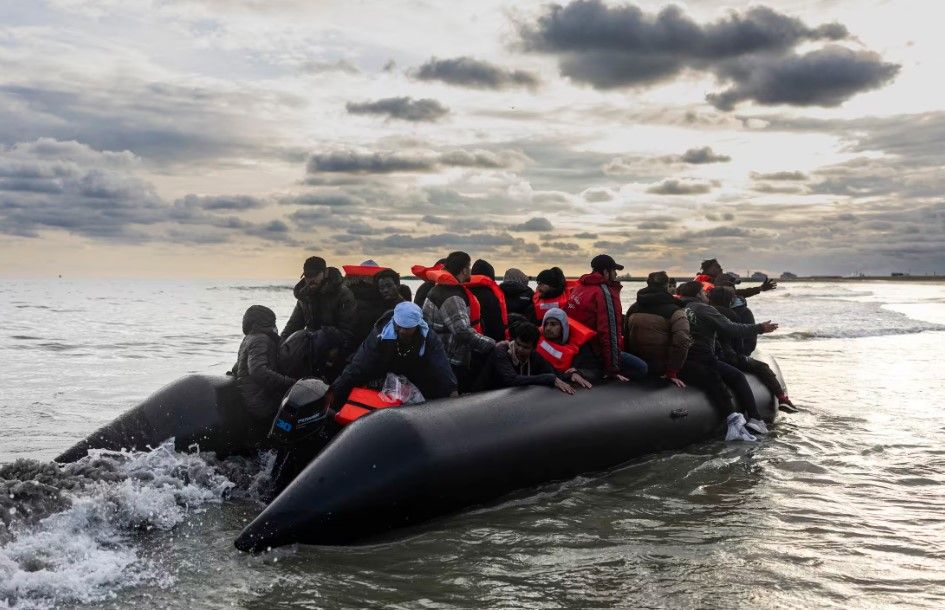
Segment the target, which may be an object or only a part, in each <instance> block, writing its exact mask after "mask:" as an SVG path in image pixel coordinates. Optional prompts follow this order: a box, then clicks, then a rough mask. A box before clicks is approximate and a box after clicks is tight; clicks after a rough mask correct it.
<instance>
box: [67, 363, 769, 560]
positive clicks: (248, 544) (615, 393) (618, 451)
mask: <svg viewBox="0 0 945 610" xmlns="http://www.w3.org/2000/svg"><path fill="white" fill-rule="evenodd" d="M766 360H767V362H768V363H769V364H770V365H771V367H772V368H773V369H774V370H775V372H776V373H777V374H778V376H779V377H780V371H779V370H778V367H777V364H776V363H775V362H774V361H772V360H770V359H766ZM748 379H749V382H750V383H751V387H752V389H753V391H754V393H755V400H756V401H757V404H758V407H759V411H760V412H761V415H762V416H763V417H764V418H765V419H766V420H767V421H769V422H770V421H773V420H774V419H775V417H776V415H777V406H776V403H775V400H774V397H773V396H772V395H771V393H770V392H768V390H767V389H766V388H765V387H764V386H763V385H762V384H761V383H760V382H759V381H758V380H757V379H756V378H755V377H753V376H751V375H749V376H748ZM782 383H783V381H782ZM723 429H724V417H723V415H722V414H721V413H719V412H718V411H716V410H715V409H714V408H713V407H712V406H711V405H710V403H709V401H708V399H707V398H706V397H705V394H703V393H702V392H701V391H699V390H696V389H694V388H686V389H679V388H676V387H675V386H669V385H664V384H632V383H631V384H618V383H608V384H603V385H599V386H597V387H595V388H593V389H591V390H579V391H578V392H577V394H576V395H574V396H569V395H566V394H564V393H562V392H558V391H556V390H553V389H550V388H546V387H535V386H532V387H524V388H512V389H505V390H495V391H491V392H483V393H480V394H472V395H465V396H462V397H460V398H451V399H443V400H437V401H431V402H428V403H426V404H423V405H417V406H413V407H403V408H394V409H382V410H379V411H376V412H373V413H371V414H370V415H369V416H365V417H362V418H360V419H358V420H357V421H355V422H354V423H353V424H351V425H350V426H348V427H346V428H345V429H344V430H342V432H341V433H340V434H338V435H337V436H336V437H335V438H334V439H333V440H332V441H331V443H330V444H329V445H328V446H327V447H326V448H325V449H324V450H323V451H322V452H321V453H320V454H319V455H318V456H317V457H316V458H315V459H314V460H312V461H311V463H309V464H308V466H307V467H306V468H305V469H304V470H303V471H302V472H301V473H300V474H299V475H298V476H297V477H295V479H294V480H293V481H292V482H291V483H290V484H289V485H288V486H287V487H286V488H285V489H284V490H283V491H282V493H281V494H279V496H277V497H276V498H275V500H273V501H272V502H271V503H270V504H269V506H268V507H266V509H265V510H264V511H263V512H262V513H261V514H260V515H259V516H258V517H257V518H256V519H255V520H254V521H253V522H252V523H250V524H249V525H248V526H247V527H246V528H245V529H244V530H243V532H242V533H241V534H240V536H239V538H238V539H237V541H236V546H237V547H238V548H239V549H241V550H245V551H250V552H258V551H261V550H265V549H267V548H273V547H277V546H281V545H285V544H292V543H304V544H350V543H354V542H357V541H360V540H364V539H367V538H370V537H371V536H374V535H377V534H380V533H383V532H386V531H388V530H392V529H396V528H400V527H405V526H411V525H415V524H417V523H420V522H422V521H424V520H427V519H430V518H432V517H435V516H438V515H444V514H448V513H451V512H455V511H457V510H459V509H461V508H464V507H467V506H471V505H475V504H482V503H484V502H488V501H490V500H494V499H496V498H498V497H500V496H502V495H504V494H507V493H509V492H511V491H514V490H517V489H522V488H526V487H530V486H535V485H539V484H543V483H548V482H552V481H556V480H564V479H568V478H571V477H574V476H576V475H578V474H582V473H589V472H599V471H603V470H606V469H609V468H613V467H615V466H619V465H620V464H622V463H624V462H627V461H628V460H630V459H633V458H635V457H638V456H641V455H645V454H648V453H652V452H655V451H663V450H668V449H679V448H682V447H685V446H687V445H689V444H691V443H693V442H696V441H699V440H704V439H708V438H721V436H722V433H723ZM171 437H174V438H175V439H176V446H177V448H178V449H179V450H186V449H189V448H194V447H195V446H196V447H199V449H200V450H201V451H215V452H217V453H218V454H219V455H229V454H234V453H245V452H248V451H251V450H252V448H253V439H251V438H250V436H249V434H248V419H247V417H246V415H245V407H244V405H243V403H242V399H241V398H240V395H239V391H238V390H237V388H236V384H235V381H234V380H233V378H232V377H223V376H205V375H191V376H188V377H184V378H182V379H180V380H178V381H176V382H174V383H172V384H170V385H168V386H166V387H164V388H162V389H161V390H158V391H157V392H156V393H154V394H153V395H152V396H150V397H149V398H148V399H147V400H145V401H144V402H143V403H141V404H140V405H138V406H137V407H135V408H134V409H132V410H130V411H128V412H127V413H125V414H123V415H121V416H120V417H118V418H117V419H116V420H114V421H113V422H111V423H109V424H107V425H105V426H104V427H102V428H100V429H99V430H97V431H95V432H94V433H92V434H91V435H89V436H88V438H86V439H85V440H83V441H81V442H80V443H78V444H76V445H75V446H73V447H72V448H71V449H69V450H68V451H66V452H64V453H63V454H62V455H60V456H59V457H57V458H56V460H57V461H59V462H72V461H75V460H78V459H80V458H82V457H84V456H85V455H86V454H87V452H88V450H89V449H96V448H104V449H114V450H118V449H137V450H145V449H147V448H148V447H156V446H158V445H159V444H161V443H162V442H164V441H165V440H167V439H169V438H171Z"/></svg>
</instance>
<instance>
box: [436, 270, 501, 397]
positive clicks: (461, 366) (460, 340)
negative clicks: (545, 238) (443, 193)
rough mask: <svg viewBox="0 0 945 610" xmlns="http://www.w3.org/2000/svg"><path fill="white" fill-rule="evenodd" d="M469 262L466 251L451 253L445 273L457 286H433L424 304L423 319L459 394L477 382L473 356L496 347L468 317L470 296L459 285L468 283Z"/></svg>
mask: <svg viewBox="0 0 945 610" xmlns="http://www.w3.org/2000/svg"><path fill="white" fill-rule="evenodd" d="M470 263H471V260H470V258H469V255H468V254H466V253H465V252H452V253H450V255H449V256H447V257H446V263H444V270H445V271H446V272H447V273H449V274H450V275H452V276H453V277H452V279H453V280H454V281H455V282H456V283H455V284H454V283H445V282H444V283H438V284H436V285H434V286H433V288H431V289H430V292H428V293H427V299H426V301H425V302H424V303H423V319H424V320H425V321H426V323H427V324H428V325H429V326H430V328H431V329H432V330H433V331H434V332H435V333H436V334H437V335H439V337H440V340H441V341H442V342H443V345H444V347H445V348H446V355H447V357H448V358H449V361H450V365H451V366H452V367H453V373H454V374H455V375H456V381H457V382H458V384H459V391H460V392H466V391H469V389H470V388H471V387H472V384H473V382H475V380H476V377H475V376H476V373H478V371H475V370H473V369H472V368H471V364H472V355H473V353H477V354H485V353H488V352H489V351H490V350H492V348H494V347H495V341H494V340H493V339H491V338H489V337H487V336H485V335H482V334H480V333H479V332H477V331H476V329H475V328H473V321H472V320H470V317H469V312H470V294H469V293H467V290H466V289H465V288H464V287H463V286H460V285H458V284H462V283H464V282H468V281H469V278H470V276H471V275H472V274H471V269H470ZM473 298H475V297H473ZM477 309H478V308H477ZM477 323H478V321H477Z"/></svg>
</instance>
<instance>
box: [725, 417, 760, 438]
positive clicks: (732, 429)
mask: <svg viewBox="0 0 945 610" xmlns="http://www.w3.org/2000/svg"><path fill="white" fill-rule="evenodd" d="M725 422H726V424H728V430H727V431H726V433H725V440H726V441H748V442H755V441H757V440H758V439H757V438H755V437H754V436H753V435H752V434H751V432H749V431H748V429H747V428H745V416H744V415H742V414H741V413H732V414H731V415H729V416H728V418H727V419H726V420H725Z"/></svg>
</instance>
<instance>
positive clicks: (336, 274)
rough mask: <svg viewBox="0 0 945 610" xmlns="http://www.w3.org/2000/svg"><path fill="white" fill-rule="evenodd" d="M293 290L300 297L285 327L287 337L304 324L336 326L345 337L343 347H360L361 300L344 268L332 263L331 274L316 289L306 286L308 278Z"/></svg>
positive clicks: (343, 349)
mask: <svg viewBox="0 0 945 610" xmlns="http://www.w3.org/2000/svg"><path fill="white" fill-rule="evenodd" d="M293 292H294V294H295V298H296V299H297V300H298V301H297V302H296V304H295V309H293V310H292V316H291V317H290V318H289V321H288V322H287V323H286V325H285V328H283V329H282V335H281V338H282V340H283V341H284V340H285V339H287V338H288V337H289V335H291V334H292V333H294V332H295V331H297V330H301V329H303V328H307V329H308V330H312V331H315V330H320V329H322V328H335V329H337V330H338V331H339V332H340V333H341V337H342V339H343V347H342V351H344V352H350V351H351V350H353V349H354V348H355V347H357V346H356V345H354V341H355V332H354V330H355V323H356V318H357V311H358V310H357V303H356V302H355V300H354V295H353V294H351V291H350V290H349V289H348V288H346V287H345V286H344V285H343V279H342V277H341V272H340V271H338V270H337V269H336V268H334V267H329V268H328V277H327V278H326V279H325V281H324V282H323V283H322V285H321V286H319V287H318V289H317V290H315V291H313V292H310V291H308V290H306V287H305V280H304V279H303V280H300V281H299V283H298V284H296V285H295V288H294V289H293Z"/></svg>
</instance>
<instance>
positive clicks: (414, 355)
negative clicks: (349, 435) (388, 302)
mask: <svg viewBox="0 0 945 610" xmlns="http://www.w3.org/2000/svg"><path fill="white" fill-rule="evenodd" d="M393 316H394V313H393V312H392V311H391V312H387V313H386V314H384V315H383V316H382V317H381V318H380V319H379V320H378V321H377V324H375V325H374V327H373V328H372V329H371V332H370V333H369V334H368V336H367V338H366V339H365V340H364V342H363V343H362V344H361V346H360V347H359V348H358V351H357V352H356V353H355V355H354V357H353V358H352V360H351V363H350V364H349V365H348V366H346V367H345V370H344V372H342V373H341V376H340V377H338V379H336V380H335V382H334V383H333V384H332V386H331V387H332V394H333V399H332V405H333V408H335V409H339V408H341V407H342V406H343V405H344V403H345V401H346V400H347V399H348V395H349V394H350V393H351V389H352V388H354V387H356V386H360V385H365V384H367V383H369V382H371V381H373V380H375V379H379V378H383V377H385V376H386V375H387V373H395V374H397V375H404V376H405V377H407V379H409V380H410V382H411V383H413V384H414V385H415V386H417V389H419V390H420V393H421V394H423V397H424V398H425V399H427V400H433V399H434V398H445V397H447V396H449V395H450V394H451V393H452V392H454V391H455V390H456V376H455V375H454V374H453V369H452V368H451V367H450V362H449V359H448V358H447V357H446V352H445V351H444V349H443V343H442V342H441V341H440V338H439V336H437V334H436V333H435V332H433V331H432V330H430V331H428V332H427V336H426V337H425V338H423V339H422V340H423V345H424V346H425V349H424V351H423V355H422V356H421V355H420V350H419V349H416V348H415V349H413V350H411V351H410V352H409V353H407V354H401V353H400V352H399V351H398V349H397V347H398V346H397V339H382V338H381V336H380V335H381V331H383V330H384V327H385V326H386V325H387V323H388V322H390V320H391V318H392V317H393Z"/></svg>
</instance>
